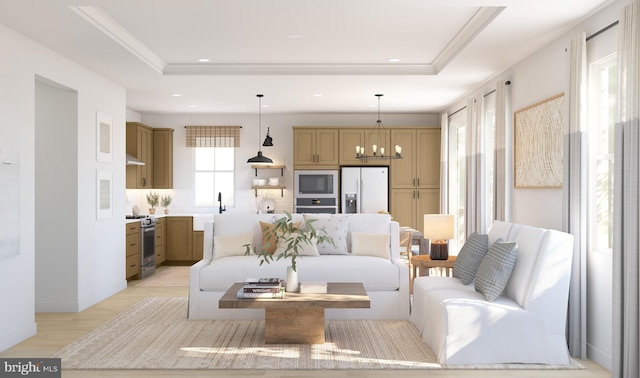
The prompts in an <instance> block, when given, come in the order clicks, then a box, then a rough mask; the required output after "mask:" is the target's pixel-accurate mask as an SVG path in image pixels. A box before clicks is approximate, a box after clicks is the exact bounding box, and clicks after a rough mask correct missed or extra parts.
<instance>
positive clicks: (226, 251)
mask: <svg viewBox="0 0 640 378" xmlns="http://www.w3.org/2000/svg"><path fill="white" fill-rule="evenodd" d="M247 244H248V245H249V250H251V247H252V244H253V232H245V233H242V234H236V235H229V236H214V238H213V256H214V258H216V259H218V258H221V257H228V256H242V255H244V254H245V253H246V251H247V247H246V245H247Z"/></svg>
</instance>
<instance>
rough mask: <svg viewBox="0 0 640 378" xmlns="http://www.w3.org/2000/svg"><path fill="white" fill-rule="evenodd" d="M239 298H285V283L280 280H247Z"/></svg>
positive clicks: (239, 292) (239, 291)
mask: <svg viewBox="0 0 640 378" xmlns="http://www.w3.org/2000/svg"><path fill="white" fill-rule="evenodd" d="M238 298H284V282H283V281H282V280H281V279H279V278H247V279H246V280H245V281H244V284H243V285H242V287H241V288H240V290H238Z"/></svg>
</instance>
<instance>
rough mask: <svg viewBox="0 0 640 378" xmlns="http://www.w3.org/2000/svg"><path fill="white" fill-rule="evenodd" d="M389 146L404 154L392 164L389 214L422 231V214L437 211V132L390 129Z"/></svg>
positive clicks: (434, 130)
mask: <svg viewBox="0 0 640 378" xmlns="http://www.w3.org/2000/svg"><path fill="white" fill-rule="evenodd" d="M391 143H392V144H393V145H396V144H398V145H400V146H402V155H403V158H402V159H395V160H392V161H391V167H390V173H391V214H392V215H393V218H394V219H395V220H397V221H398V222H399V223H400V225H401V226H406V227H411V228H414V229H417V230H419V231H422V224H423V215H424V214H432V213H439V212H440V129H438V128H398V129H392V130H391Z"/></svg>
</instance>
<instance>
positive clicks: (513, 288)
mask: <svg viewBox="0 0 640 378" xmlns="http://www.w3.org/2000/svg"><path fill="white" fill-rule="evenodd" d="M546 233H547V230H545V229H543V228H538V227H532V226H528V225H520V229H519V230H518V234H517V235H516V237H515V239H512V240H513V241H515V242H516V243H518V261H517V262H516V265H515V267H514V268H513V272H512V273H511V279H510V280H509V283H508V284H507V288H506V294H507V295H508V296H509V297H511V298H513V299H515V301H516V302H518V304H520V306H523V307H524V306H525V302H526V297H527V293H528V292H529V285H530V282H531V276H532V274H533V271H534V270H535V269H536V266H537V262H538V256H539V254H540V248H542V243H543V241H544V238H545V235H546Z"/></svg>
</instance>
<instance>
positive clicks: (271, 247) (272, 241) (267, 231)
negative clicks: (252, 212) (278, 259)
mask: <svg viewBox="0 0 640 378" xmlns="http://www.w3.org/2000/svg"><path fill="white" fill-rule="evenodd" d="M293 227H294V228H298V227H300V222H296V223H293ZM274 228H275V224H274V223H267V222H263V221H260V229H261V230H262V251H263V252H268V253H270V254H272V255H273V253H274V252H275V251H276V248H277V241H276V234H275V233H274V231H273V229H274ZM278 234H282V232H278Z"/></svg>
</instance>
